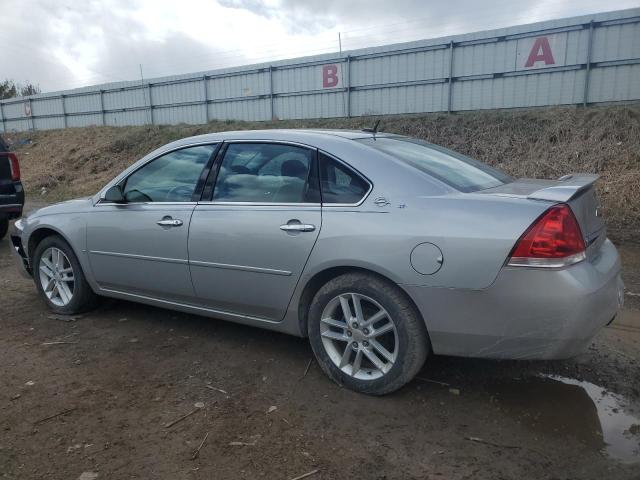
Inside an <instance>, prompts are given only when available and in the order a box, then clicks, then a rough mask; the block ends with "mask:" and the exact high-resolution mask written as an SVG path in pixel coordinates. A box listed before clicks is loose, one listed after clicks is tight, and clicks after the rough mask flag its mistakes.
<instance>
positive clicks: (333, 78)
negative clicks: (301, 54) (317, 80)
mask: <svg viewBox="0 0 640 480" xmlns="http://www.w3.org/2000/svg"><path fill="white" fill-rule="evenodd" d="M338 83H340V77H339V76H338V66H337V65H323V66H322V88H333V87H337V86H338Z"/></svg>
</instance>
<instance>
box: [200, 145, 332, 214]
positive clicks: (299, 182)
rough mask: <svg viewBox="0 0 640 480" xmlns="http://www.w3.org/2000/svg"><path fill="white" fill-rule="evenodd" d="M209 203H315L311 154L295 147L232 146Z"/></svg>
mask: <svg viewBox="0 0 640 480" xmlns="http://www.w3.org/2000/svg"><path fill="white" fill-rule="evenodd" d="M213 200H214V201H222V202H252V203H317V202H319V200H320V199H319V186H318V179H317V169H316V168H315V152H314V151H313V150H310V149H307V148H303V147H298V146H295V145H282V144H269V143H232V144H230V145H229V147H228V148H227V151H226V152H225V155H224V158H223V160H222V164H221V165H220V171H219V172H218V178H217V180H216V185H215V188H214V191H213Z"/></svg>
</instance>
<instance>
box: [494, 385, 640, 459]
mask: <svg viewBox="0 0 640 480" xmlns="http://www.w3.org/2000/svg"><path fill="white" fill-rule="evenodd" d="M490 391H491V392H492V394H493V397H492V402H495V403H496V404H497V405H498V406H499V407H500V409H501V410H503V411H504V413H506V414H507V415H510V416H512V417H514V418H516V419H517V420H518V422H519V423H521V424H522V425H524V426H526V427H527V428H529V429H531V430H533V431H534V432H537V433H539V434H540V435H541V436H546V435H549V436H553V437H554V438H561V437H573V438H575V439H577V440H578V441H579V442H581V443H583V444H584V445H585V446H586V447H588V448H592V449H594V450H598V451H601V452H602V453H604V454H606V455H607V456H609V457H611V458H613V459H615V460H617V461H620V462H624V463H636V462H640V410H639V409H638V408H636V409H633V408H632V407H631V406H630V404H629V403H628V402H627V401H626V400H625V399H624V398H623V397H621V396H620V395H616V394H615V393H612V392H608V391H607V390H605V389H603V388H602V387H599V386H598V385H594V384H593V383H589V382H585V381H578V380H574V379H571V378H566V377H561V376H556V375H544V376H542V375H541V376H539V377H532V378H528V379H522V380H518V381H513V382H509V383H506V382H505V383H500V384H498V385H494V386H492V387H491V389H490Z"/></svg>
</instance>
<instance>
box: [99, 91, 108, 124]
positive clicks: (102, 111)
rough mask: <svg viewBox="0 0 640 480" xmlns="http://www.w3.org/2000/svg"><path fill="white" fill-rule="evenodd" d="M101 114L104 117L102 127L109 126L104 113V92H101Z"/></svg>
mask: <svg viewBox="0 0 640 480" xmlns="http://www.w3.org/2000/svg"><path fill="white" fill-rule="evenodd" d="M100 114H101V115H102V126H103V127H104V126H106V125H107V115H106V112H105V111H104V90H100Z"/></svg>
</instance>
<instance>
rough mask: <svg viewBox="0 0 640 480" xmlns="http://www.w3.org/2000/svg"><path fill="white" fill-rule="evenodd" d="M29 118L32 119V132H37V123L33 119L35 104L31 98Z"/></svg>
mask: <svg viewBox="0 0 640 480" xmlns="http://www.w3.org/2000/svg"><path fill="white" fill-rule="evenodd" d="M29 117H31V130H35V129H36V122H35V120H34V119H33V102H32V101H31V98H29Z"/></svg>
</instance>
